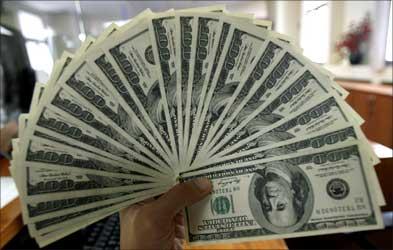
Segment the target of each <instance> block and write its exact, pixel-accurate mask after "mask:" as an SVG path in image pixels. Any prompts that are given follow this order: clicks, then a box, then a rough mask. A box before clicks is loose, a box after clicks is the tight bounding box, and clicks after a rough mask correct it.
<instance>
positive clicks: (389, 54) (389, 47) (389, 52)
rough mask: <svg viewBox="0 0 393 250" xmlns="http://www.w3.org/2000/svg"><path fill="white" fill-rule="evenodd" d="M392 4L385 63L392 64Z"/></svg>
mask: <svg viewBox="0 0 393 250" xmlns="http://www.w3.org/2000/svg"><path fill="white" fill-rule="evenodd" d="M392 28H393V27H392V3H390V11H389V26H388V34H387V37H386V50H385V61H388V62H392Z"/></svg>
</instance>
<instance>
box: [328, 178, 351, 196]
mask: <svg viewBox="0 0 393 250" xmlns="http://www.w3.org/2000/svg"><path fill="white" fill-rule="evenodd" d="M326 191H327V193H328V195H329V196H330V197H332V198H333V199H335V200H341V199H344V198H345V197H347V196H348V194H349V185H348V183H347V182H346V181H344V180H343V179H340V178H335V179H331V180H330V181H329V182H328V183H327V185H326Z"/></svg>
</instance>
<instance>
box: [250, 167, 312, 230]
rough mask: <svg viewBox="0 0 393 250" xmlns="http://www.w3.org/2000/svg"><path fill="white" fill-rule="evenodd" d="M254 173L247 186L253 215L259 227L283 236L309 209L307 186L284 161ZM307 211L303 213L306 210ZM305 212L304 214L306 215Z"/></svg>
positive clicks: (297, 169) (297, 223) (300, 176)
mask: <svg viewBox="0 0 393 250" xmlns="http://www.w3.org/2000/svg"><path fill="white" fill-rule="evenodd" d="M258 167H260V168H259V169H257V170H256V171H255V174H254V179H253V182H252V183H251V185H253V187H252V191H253V193H252V194H250V196H251V195H253V196H254V197H253V200H254V201H255V203H254V207H255V208H254V212H253V214H254V216H255V217H261V218H260V220H258V218H256V220H257V221H258V222H260V224H263V225H261V226H263V227H265V228H268V229H269V230H270V231H273V232H277V233H284V232H289V231H294V230H296V229H298V228H299V227H301V224H303V223H302V222H301V221H304V220H305V219H307V218H305V217H308V216H309V211H310V209H311V210H312V208H311V207H310V205H311V204H312V200H313V198H312V194H311V190H310V189H311V187H310V183H309V181H308V180H307V177H306V176H305V174H304V172H303V171H302V170H301V169H300V168H299V167H297V166H294V165H292V164H289V163H288V162H283V161H278V162H272V163H268V164H263V166H258ZM306 210H307V211H306ZM306 212H307V213H306Z"/></svg>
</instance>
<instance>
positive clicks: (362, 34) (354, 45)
mask: <svg viewBox="0 0 393 250" xmlns="http://www.w3.org/2000/svg"><path fill="white" fill-rule="evenodd" d="M370 33H371V23H370V16H369V14H367V15H366V17H365V18H363V20H362V21H361V22H360V23H358V24H357V25H355V24H354V23H352V24H351V25H350V28H349V31H348V32H347V33H345V34H344V35H343V36H342V38H341V40H339V41H338V42H337V44H336V50H337V51H338V52H339V53H340V54H341V55H342V56H344V57H345V56H348V57H349V61H350V62H351V64H352V65H355V64H360V63H361V62H362V61H363V59H364V53H365V51H364V49H363V48H364V47H365V45H366V43H367V41H368V39H369V37H370Z"/></svg>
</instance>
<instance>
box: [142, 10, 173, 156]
mask: <svg viewBox="0 0 393 250" xmlns="http://www.w3.org/2000/svg"><path fill="white" fill-rule="evenodd" d="M149 32H150V39H151V43H152V52H153V58H154V61H155V62H157V64H156V65H155V66H156V67H155V69H156V72H157V76H158V87H159V90H160V93H161V98H162V107H161V108H162V111H161V112H162V113H163V114H164V119H165V120H166V127H167V130H168V133H169V138H170V142H171V147H172V150H173V152H174V154H175V156H176V159H179V152H178V150H179V145H178V142H179V138H178V134H179V133H178V122H177V115H176V113H177V107H176V106H177V102H176V100H177V98H176V85H177V84H176V60H175V58H176V53H178V51H176V45H175V33H176V19H175V15H174V12H166V13H163V14H157V15H154V16H153V17H152V18H151V20H149Z"/></svg>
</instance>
